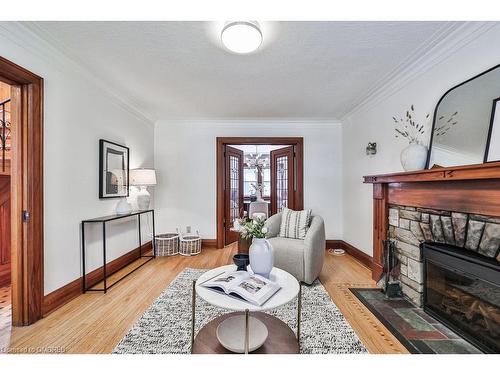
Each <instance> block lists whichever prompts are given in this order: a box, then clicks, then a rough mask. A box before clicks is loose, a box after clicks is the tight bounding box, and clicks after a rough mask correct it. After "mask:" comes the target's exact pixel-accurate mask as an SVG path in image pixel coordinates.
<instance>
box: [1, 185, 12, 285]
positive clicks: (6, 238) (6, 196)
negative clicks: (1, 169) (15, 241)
mask: <svg viewBox="0 0 500 375" xmlns="http://www.w3.org/2000/svg"><path fill="white" fill-rule="evenodd" d="M8 284H10V176H5V175H1V176H0V286H4V285H8Z"/></svg>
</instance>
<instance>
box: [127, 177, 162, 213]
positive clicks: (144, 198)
mask: <svg viewBox="0 0 500 375" xmlns="http://www.w3.org/2000/svg"><path fill="white" fill-rule="evenodd" d="M130 185H133V186H139V187H140V190H139V192H138V193H137V207H138V208H139V210H148V209H149V203H150V202H151V195H149V191H148V186H155V185H156V171H155V170H154V169H148V168H138V169H132V170H131V171H130Z"/></svg>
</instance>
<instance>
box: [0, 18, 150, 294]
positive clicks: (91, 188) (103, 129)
mask: <svg viewBox="0 0 500 375" xmlns="http://www.w3.org/2000/svg"><path fill="white" fill-rule="evenodd" d="M14 26H15V25H9V24H6V23H2V24H1V25H0V55H1V56H3V57H5V58H7V59H9V60H11V61H13V62H15V63H16V64H19V65H21V66H23V67H25V68H26V69H28V70H30V71H32V72H34V73H36V74H38V75H39V76H41V77H43V79H44V211H45V216H44V225H45V230H44V279H45V282H44V293H45V294H48V293H50V292H52V291H53V290H55V289H57V288H59V287H61V286H63V285H65V284H67V283H69V282H71V281H73V280H75V279H77V278H78V277H80V276H81V252H80V242H81V240H80V222H81V220H82V219H86V218H92V217H96V216H102V215H107V214H111V213H113V212H114V208H115V205H116V203H117V200H116V199H107V200H99V198H98V165H99V163H98V155H99V147H98V146H99V139H100V138H104V139H108V140H111V141H114V142H117V143H121V144H124V145H126V146H128V147H130V167H131V168H134V167H139V166H152V165H153V150H152V147H153V135H154V134H153V125H152V124H151V123H150V122H148V121H147V120H145V119H144V118H140V116H138V115H136V114H133V113H132V112H131V111H130V110H127V109H126V108H125V106H124V105H123V104H119V102H118V101H117V99H115V98H113V97H112V96H111V95H110V94H108V93H107V92H105V91H104V90H103V89H101V88H100V87H99V86H98V85H97V84H95V83H93V82H92V80H90V79H88V77H86V76H84V75H83V73H81V72H78V71H77V70H78V69H77V68H76V67H75V65H74V64H72V63H71V62H69V61H66V60H65V58H64V56H62V55H59V54H56V53H54V54H52V53H51V51H50V50H49V49H48V47H47V49H46V46H45V45H43V44H42V42H41V41H39V40H36V39H32V38H31V36H30V35H28V34H23V33H22V30H19V29H16V28H15V27H14ZM146 224H147V223H146ZM108 228H109V230H108V232H109V233H108V236H109V241H108V261H109V260H112V259H114V258H116V257H117V256H119V255H122V254H123V253H125V252H127V251H130V250H131V249H133V248H135V247H137V237H138V234H137V233H136V230H135V225H134V223H133V222H130V221H128V222H125V223H116V224H110V225H109V227H108ZM147 230H148V228H147V225H145V226H144V232H146V231H147ZM100 235H101V228H98V229H97V228H94V230H90V228H89V231H88V232H87V239H88V246H89V248H88V251H89V257H88V262H89V264H88V265H87V270H92V269H94V268H96V267H97V266H99V265H100V264H102V263H100V262H102V260H101V259H102V258H101V242H100V241H101V236H100Z"/></svg>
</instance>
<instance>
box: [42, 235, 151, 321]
mask: <svg viewBox="0 0 500 375" xmlns="http://www.w3.org/2000/svg"><path fill="white" fill-rule="evenodd" d="M151 250H152V245H151V241H149V242H147V243H145V244H144V245H143V246H142V251H143V252H148V251H151ZM137 259H139V248H135V249H134V250H131V251H129V252H128V253H126V254H123V255H122V256H120V257H118V258H116V259H114V260H112V261H111V262H109V263H108V264H107V267H106V269H107V271H108V274H112V273H113V272H116V271H118V270H120V269H121V268H123V267H125V266H127V265H128V264H130V263H132V262H134V261H135V260H137ZM86 280H87V283H88V284H87V285H88V286H92V285H95V284H97V283H99V282H101V281H102V267H99V268H97V269H95V270H93V271H92V272H90V273H88V274H87V275H86ZM82 282H83V278H82V277H79V278H78V279H76V280H73V281H72V282H70V283H69V284H66V285H64V286H62V287H61V288H59V289H56V290H54V291H53V292H51V293H49V294H47V295H46V296H45V297H44V298H43V309H42V311H43V316H44V317H45V316H47V315H48V314H50V313H51V312H53V311H54V310H56V309H58V308H59V307H61V306H63V305H65V304H66V303H68V302H69V301H71V300H72V299H73V298H75V297H78V296H79V295H80V294H82Z"/></svg>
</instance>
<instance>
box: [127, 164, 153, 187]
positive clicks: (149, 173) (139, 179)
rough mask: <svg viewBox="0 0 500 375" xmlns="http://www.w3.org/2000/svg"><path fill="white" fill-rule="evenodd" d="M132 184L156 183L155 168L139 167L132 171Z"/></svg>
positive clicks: (149, 184)
mask: <svg viewBox="0 0 500 375" xmlns="http://www.w3.org/2000/svg"><path fill="white" fill-rule="evenodd" d="M130 185H135V186H154V185H156V171H155V170H154V169H147V168H139V169H132V170H131V171H130Z"/></svg>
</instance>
